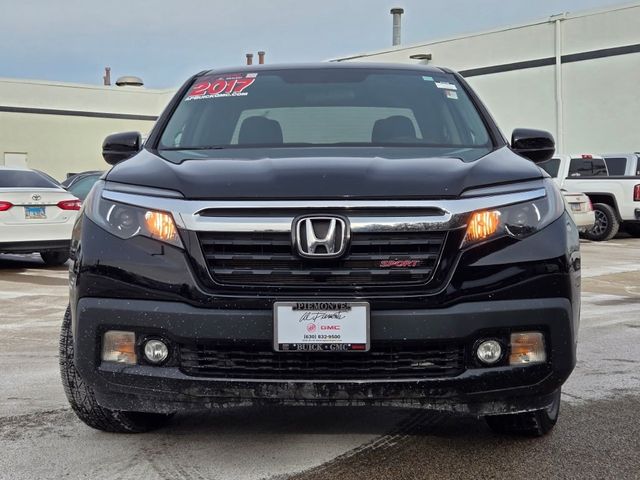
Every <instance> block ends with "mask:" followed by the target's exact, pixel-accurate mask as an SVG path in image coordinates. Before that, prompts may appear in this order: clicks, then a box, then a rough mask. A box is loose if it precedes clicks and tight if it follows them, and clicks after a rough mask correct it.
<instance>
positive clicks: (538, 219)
mask: <svg viewBox="0 0 640 480" xmlns="http://www.w3.org/2000/svg"><path fill="white" fill-rule="evenodd" d="M545 190H546V196H544V197H542V198H538V199H536V200H530V201H527V202H523V203H516V204H514V205H508V206H505V207H499V208H495V209H491V210H481V211H477V212H474V213H472V214H471V216H470V217H469V221H468V223H467V232H466V235H465V237H464V240H463V241H462V247H467V246H469V245H473V244H474V243H479V242H483V241H486V240H492V239H495V238H498V237H503V236H509V237H512V238H517V239H521V238H526V237H528V236H529V235H533V234H534V233H536V232H538V231H540V230H542V229H543V228H544V227H546V226H547V225H549V224H550V223H551V222H553V221H554V220H557V219H558V218H559V217H560V215H562V212H563V211H564V201H563V199H562V194H561V193H560V191H559V190H558V187H557V186H556V185H555V183H553V181H552V180H550V179H545Z"/></svg>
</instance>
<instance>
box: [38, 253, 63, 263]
mask: <svg viewBox="0 0 640 480" xmlns="http://www.w3.org/2000/svg"><path fill="white" fill-rule="evenodd" d="M40 257H41V258H42V261H43V262H44V263H45V264H47V265H49V266H51V267H57V266H60V265H64V264H65V263H66V262H67V260H69V254H68V253H67V252H40Z"/></svg>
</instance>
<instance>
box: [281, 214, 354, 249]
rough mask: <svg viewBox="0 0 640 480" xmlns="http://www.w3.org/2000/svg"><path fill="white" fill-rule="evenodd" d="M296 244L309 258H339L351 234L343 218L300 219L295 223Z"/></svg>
mask: <svg viewBox="0 0 640 480" xmlns="http://www.w3.org/2000/svg"><path fill="white" fill-rule="evenodd" d="M293 232H294V244H295V246H296V249H297V250H298V254H299V255H300V256H302V257H308V258H337V257H340V256H342V255H343V254H344V252H345V251H346V249H347V243H348V242H349V237H350V232H349V227H348V224H347V221H346V220H345V219H343V218H341V217H337V216H335V217H332V216H326V217H300V218H297V219H296V220H295V221H294V228H293Z"/></svg>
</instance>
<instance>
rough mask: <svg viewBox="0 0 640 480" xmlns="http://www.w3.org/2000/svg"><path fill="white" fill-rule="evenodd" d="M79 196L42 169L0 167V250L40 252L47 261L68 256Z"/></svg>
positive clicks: (62, 260) (51, 262) (60, 261)
mask: <svg viewBox="0 0 640 480" xmlns="http://www.w3.org/2000/svg"><path fill="white" fill-rule="evenodd" d="M78 210H80V200H78V199H77V198H76V197H74V196H73V195H71V194H70V193H69V192H67V191H66V190H64V189H63V188H62V187H61V186H60V185H58V184H56V183H54V182H53V181H52V180H51V179H50V178H47V177H46V176H45V175H44V174H41V173H39V172H36V171H33V170H28V169H18V168H9V167H0V253H39V254H40V256H41V257H42V260H44V262H45V263H46V264H48V265H61V264H63V263H65V262H66V261H67V259H68V258H69V246H70V243H71V230H72V229H73V224H74V222H75V219H76V215H77V214H78Z"/></svg>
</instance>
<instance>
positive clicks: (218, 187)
mask: <svg viewBox="0 0 640 480" xmlns="http://www.w3.org/2000/svg"><path fill="white" fill-rule="evenodd" d="M318 151H321V150H320V149H318ZM220 153H222V152H220ZM226 154H227V155H229V156H227V157H226V158H199V159H197V160H185V161H182V162H181V163H174V162H170V161H167V160H164V159H163V158H160V157H159V156H157V155H155V154H154V153H152V152H149V151H146V150H143V151H141V152H140V153H139V154H137V155H136V156H135V157H133V158H131V159H129V160H127V161H125V162H122V163H120V164H118V165H116V166H115V167H114V168H113V169H112V170H111V171H110V172H109V173H108V175H107V180H110V181H114V182H120V183H127V184H133V185H142V186H148V187H156V188H165V189H171V190H176V191H179V192H181V193H182V194H183V195H184V196H185V197H186V198H191V199H255V198H261V199H305V198H309V199H325V198H326V199H330V198H333V199H339V198H363V199H364V198H393V199H398V198H455V197H458V196H459V195H460V194H461V193H462V192H464V191H465V190H468V189H471V188H476V187H485V186H491V185H497V184H504V183H513V182H520V181H526V180H531V179H535V178H541V177H542V173H541V170H540V169H539V168H538V167H536V166H535V165H534V164H533V163H532V162H530V161H529V160H526V159H524V158H522V157H520V156H518V155H516V154H515V153H513V152H512V151H511V150H509V149H508V148H506V147H505V148H501V149H498V150H496V151H494V152H491V153H489V154H488V155H486V156H484V157H482V158H480V159H479V160H475V161H463V160H460V159H457V158H449V157H435V158H424V157H411V158H381V157H375V156H366V157H365V156H359V157H353V156H304V157H296V156H287V157H278V158H274V157H269V158H242V159H237V158H232V157H231V154H229V152H226ZM218 155H219V153H218Z"/></svg>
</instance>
